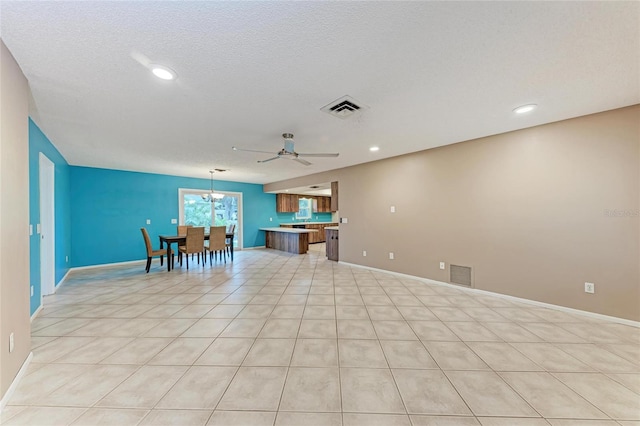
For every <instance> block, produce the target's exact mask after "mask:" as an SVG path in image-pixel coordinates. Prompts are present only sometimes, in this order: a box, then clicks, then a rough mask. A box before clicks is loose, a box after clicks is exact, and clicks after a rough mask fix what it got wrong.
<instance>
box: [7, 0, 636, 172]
mask: <svg viewBox="0 0 640 426" xmlns="http://www.w3.org/2000/svg"><path fill="white" fill-rule="evenodd" d="M0 19H1V21H0V22H1V27H0V35H1V36H2V39H3V40H4V42H5V43H6V44H7V46H8V47H9V49H10V51H11V52H12V53H13V55H14V56H15V58H16V60H17V61H18V63H19V64H20V66H21V67H22V69H23V71H24V73H25V74H26V76H27V78H28V79H29V82H30V85H31V90H32V94H33V103H34V105H33V106H32V111H31V113H32V117H33V118H34V120H35V121H36V122H37V123H38V125H40V127H41V128H42V129H43V131H44V132H45V133H46V134H47V136H48V137H49V138H50V139H51V141H52V142H53V143H54V145H55V146H56V147H57V148H58V149H59V150H60V152H61V153H62V154H63V155H64V156H65V158H66V159H67V160H68V161H69V163H70V164H73V165H83V166H91V167H103V168H113V169H123V170H136V171H144V172H152V173H165V174H173V175H182V176H194V177H200V178H205V179H206V178H208V177H209V173H208V170H209V169H211V168H226V169H230V171H229V172H227V173H224V174H217V175H216V176H215V177H216V179H224V180H235V181H243V182H254V183H269V182H274V181H279V180H282V179H287V178H292V177H297V176H303V175H306V174H310V173H315V172H319V171H325V170H330V169H335V168H339V167H344V166H348V165H352V164H357V163H363V162H367V161H372V160H375V159H380V158H384V157H389V156H395V155H399V154H403V153H408V152H414V151H419V150H423V149H426V148H430V147H436V146H442V145H446V144H451V143H455V142H460V141H464V140H468V139H472V138H477V137H481V136H486V135H491V134H496V133H502V132H506V131H510V130H515V129H520V128H524V127H530V126H534V125H538V124H542V123H548V122H552V121H558V120H563V119H567V118H571V117H576V116H580V115H585V114H590V113H595V112H599V111H604V110H609V109H614V108H618V107H623V106H627V105H632V104H636V103H639V102H640V88H639V86H640V69H639V62H640V59H639V55H640V33H639V26H640V3H638V2H589V3H586V2H566V3H565V2H486V3H485V2H342V1H341V2H202V1H199V2H187V1H181V2H175V1H166V2H132V1H127V2H90V1H87V2H38V1H31V2H22V1H21V2H13V1H5V0H3V1H2V2H0ZM150 62H154V63H160V64H164V65H166V66H169V67H170V68H172V69H174V70H175V71H176V72H177V74H178V79H177V80H176V81H174V82H166V81H161V80H159V79H157V78H156V77H154V76H153V75H152V74H151V73H150V72H149V70H148V69H147V65H148V64H149V63H150ZM344 95H350V96H352V97H354V98H355V99H357V100H359V101H360V102H362V103H364V104H366V105H368V106H369V109H368V110H366V111H364V112H363V113H361V114H359V115H357V116H354V117H352V118H350V119H347V120H341V119H338V118H335V117H332V116H329V115H327V114H325V113H323V112H321V111H320V108H321V107H323V106H325V105H326V104H328V103H329V102H331V101H333V100H335V99H337V98H340V97H342V96H344ZM526 103H537V104H538V105H539V108H538V109H537V110H536V111H535V112H534V113H531V114H528V115H524V116H516V115H515V114H513V113H512V109H513V108H514V107H516V106H518V105H522V104H526ZM284 132H292V133H294V134H295V141H296V150H297V151H299V152H340V156H339V157H338V158H311V159H310V160H311V161H312V162H313V163H314V164H313V165H312V166H309V167H305V166H303V165H301V164H298V163H296V162H293V161H288V160H277V161H273V162H270V163H265V164H258V163H256V160H258V159H264V158H267V157H268V155H261V154H254V153H248V152H234V151H232V149H231V147H232V146H234V145H235V146H240V147H243V148H249V149H259V150H267V151H273V152H276V151H277V150H279V149H280V148H282V139H281V136H280V135H281V134H282V133H284ZM371 145H378V146H380V151H379V152H378V153H375V154H374V153H370V152H369V150H368V148H369V146H371Z"/></svg>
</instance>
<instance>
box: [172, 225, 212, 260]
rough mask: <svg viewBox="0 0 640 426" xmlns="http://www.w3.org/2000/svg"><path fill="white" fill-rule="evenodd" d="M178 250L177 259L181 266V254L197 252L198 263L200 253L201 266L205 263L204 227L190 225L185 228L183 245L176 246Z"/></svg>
mask: <svg viewBox="0 0 640 426" xmlns="http://www.w3.org/2000/svg"><path fill="white" fill-rule="evenodd" d="M178 252H179V253H180V256H179V261H180V266H182V254H183V253H184V254H186V255H189V254H197V255H198V264H200V255H201V254H202V266H204V264H205V259H206V258H205V256H204V254H205V253H204V227H201V226H197V227H196V226H191V227H188V228H187V238H186V241H185V244H184V246H178ZM185 257H186V258H187V269H189V256H185Z"/></svg>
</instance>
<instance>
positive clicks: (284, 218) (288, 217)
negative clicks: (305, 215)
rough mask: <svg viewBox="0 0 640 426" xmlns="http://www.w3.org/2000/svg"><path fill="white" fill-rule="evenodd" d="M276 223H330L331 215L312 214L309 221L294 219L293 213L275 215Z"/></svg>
mask: <svg viewBox="0 0 640 426" xmlns="http://www.w3.org/2000/svg"><path fill="white" fill-rule="evenodd" d="M276 216H277V218H278V219H277V220H278V223H294V222H302V223H304V222H331V213H312V214H311V219H309V220H302V219H296V214H295V213H276Z"/></svg>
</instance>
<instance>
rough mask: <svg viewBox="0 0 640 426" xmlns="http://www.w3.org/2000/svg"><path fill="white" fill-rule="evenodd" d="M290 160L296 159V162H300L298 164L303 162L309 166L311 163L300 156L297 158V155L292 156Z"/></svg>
mask: <svg viewBox="0 0 640 426" xmlns="http://www.w3.org/2000/svg"><path fill="white" fill-rule="evenodd" d="M292 160H293V161H297V162H298V163H300V164H304V165H305V166H310V165H311V163H310V162H308V161H307V160H303V159H301V158H297V157H296V158H292Z"/></svg>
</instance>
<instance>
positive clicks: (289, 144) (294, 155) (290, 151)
mask: <svg viewBox="0 0 640 426" xmlns="http://www.w3.org/2000/svg"><path fill="white" fill-rule="evenodd" d="M282 137H283V138H284V148H282V149H281V150H280V151H278V152H276V153H275V154H276V156H275V157H272V158H267V159H266V160H258V163H266V162H268V161H273V160H277V159H278V158H286V159H289V160H293V161H297V162H298V163H300V164H304V165H305V166H310V165H311V163H310V162H308V161H307V160H303V159H302V158H300V157H337V156H338V155H340V154H338V153H333V154H330V153H317V154H303V153H301V152H296V151H295V148H294V146H293V143H294V142H293V133H283V134H282ZM233 150H234V151H247V152H260V153H263V154H273V152H270V151H257V150H255V149H242V148H237V147H235V146H234V147H233Z"/></svg>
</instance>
